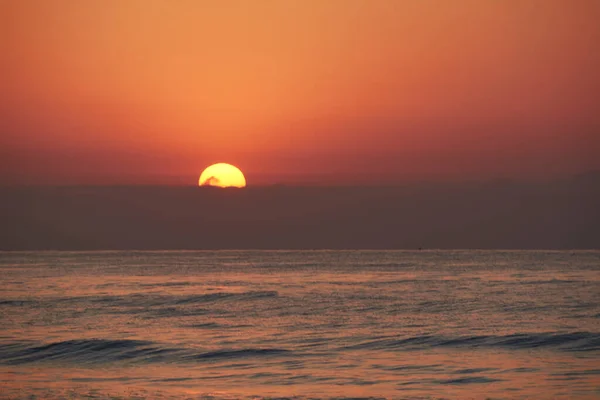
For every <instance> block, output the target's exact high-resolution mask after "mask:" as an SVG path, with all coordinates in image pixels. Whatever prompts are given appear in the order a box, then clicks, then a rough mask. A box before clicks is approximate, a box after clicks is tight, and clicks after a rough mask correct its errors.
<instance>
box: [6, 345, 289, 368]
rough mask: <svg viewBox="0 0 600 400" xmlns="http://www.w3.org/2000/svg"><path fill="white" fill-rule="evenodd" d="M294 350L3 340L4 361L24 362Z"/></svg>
mask: <svg viewBox="0 0 600 400" xmlns="http://www.w3.org/2000/svg"><path fill="white" fill-rule="evenodd" d="M288 353H291V352H290V351H289V350H285V349H271V348H258V349H253V348H249V349H234V350H232V349H221V350H215V351H209V352H198V351H192V350H190V349H184V348H176V347H164V346H162V345H160V344H159V343H155V342H150V341H144V340H105V339H77V340H67V341H62V342H55V343H49V344H42V345H40V344H33V343H26V342H15V343H2V344H0V364H5V365H21V364H29V363H40V362H61V363H64V362H70V363H77V364H95V363H114V362H132V363H160V362H169V363H174V362H194V361H196V362H199V361H209V360H219V359H244V358H255V357H265V356H276V355H282V354H288Z"/></svg>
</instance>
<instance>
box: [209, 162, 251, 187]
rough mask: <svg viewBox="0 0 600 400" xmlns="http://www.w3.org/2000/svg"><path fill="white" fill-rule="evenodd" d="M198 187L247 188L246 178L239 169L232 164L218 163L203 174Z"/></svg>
mask: <svg viewBox="0 0 600 400" xmlns="http://www.w3.org/2000/svg"><path fill="white" fill-rule="evenodd" d="M198 185H199V186H218V187H238V188H241V187H244V186H246V178H245V177H244V174H243V173H242V171H240V169H239V168H237V167H234V166H233V165H231V164H226V163H218V164H213V165H211V166H210V167H208V168H206V169H205V170H204V171H203V172H202V174H201V175H200V179H199V180H198Z"/></svg>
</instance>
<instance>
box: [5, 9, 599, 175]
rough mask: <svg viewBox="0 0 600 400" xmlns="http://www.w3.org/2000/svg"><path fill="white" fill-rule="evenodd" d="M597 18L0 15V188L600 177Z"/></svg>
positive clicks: (399, 13)
mask: <svg viewBox="0 0 600 400" xmlns="http://www.w3.org/2000/svg"><path fill="white" fill-rule="evenodd" d="M599 20H600V2H598V1H597V0H521V1H481V0H457V1H441V0H437V1H433V0H419V1H417V0H414V1H411V0H406V1H397V0H261V1H250V0H246V1H242V0H240V1H234V0H214V1H201V0H177V1H172V0H86V1H79V0H19V1H13V0H0V55H1V57H0V93H2V95H1V96H0V184H99V185H104V184H167V185H169V184H173V185H181V184H183V185H187V184H190V185H195V184H196V183H197V181H198V177H199V175H200V173H201V172H202V170H203V168H204V167H206V166H208V165H210V164H212V163H216V162H229V163H232V164H234V165H236V166H238V167H240V168H241V169H242V171H244V173H245V175H246V178H247V180H248V184H249V185H251V184H273V183H284V184H285V183H290V184H293V183H298V182H304V183H306V182H310V183H314V184H324V185H332V184H333V185H337V184H340V185H352V184H364V183H373V184H380V183H381V184H389V183H402V182H408V181H410V182H413V181H420V180H453V181H456V180H481V179H498V178H509V179H548V178H557V177H563V176H568V175H572V174H578V173H582V172H585V171H589V170H594V169H600V157H598V154H599V153H600V72H599V71H600V51H599V47H598V46H599V43H600V24H598V21H599Z"/></svg>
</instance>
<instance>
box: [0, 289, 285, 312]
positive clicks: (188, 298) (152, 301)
mask: <svg viewBox="0 0 600 400" xmlns="http://www.w3.org/2000/svg"><path fill="white" fill-rule="evenodd" d="M276 297H279V293H278V292H277V291H274V290H272V291H248V292H241V293H235V292H216V293H204V294H195V295H179V296H176V295H157V294H144V293H134V294H130V295H127V296H75V297H59V298H49V299H44V300H43V301H44V303H45V304H49V303H59V304H82V303H88V304H90V305H92V306H95V305H98V306H103V307H138V308H139V307H142V308H148V307H158V306H184V305H191V304H204V303H206V304H213V303H217V302H220V301H236V300H240V301H251V300H261V299H269V298H276ZM40 302H41V301H40V300H21V299H0V306H14V307H22V306H37V305H39V304H40Z"/></svg>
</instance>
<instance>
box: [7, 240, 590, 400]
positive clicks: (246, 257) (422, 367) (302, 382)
mask: <svg viewBox="0 0 600 400" xmlns="http://www.w3.org/2000/svg"><path fill="white" fill-rule="evenodd" d="M0 274H1V275H0V280H1V281H0V282H1V285H0V316H1V327H2V330H1V332H0V379H1V381H0V393H1V395H0V397H1V398H36V397H38V398H48V397H50V398H202V399H204V398H205V399H237V398H252V399H263V398H299V399H304V398H307V399H308V398H311V399H312V398H399V399H404V398H411V399H412V398H425V399H429V398H494V399H497V398H498V399H501V398H506V399H518V398H523V399H528V398H540V399H541V398H580V399H584V398H599V397H600V252H594V251H586V252H542V251H530V252H516V251H514V252H513V251H511V252H492V251H422V252H402V251H398V252H393V251H389V252H387V251H386V252H381V251H372V252H362V251H310V252H263V251H256V252H252V251H250V252H246V251H239V252H235V251H223V252H95V253H68V252H38V253H0ZM30 395H33V397H30Z"/></svg>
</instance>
